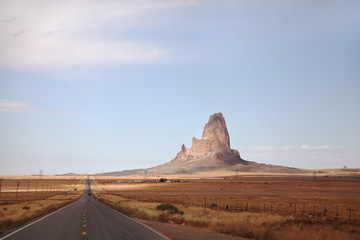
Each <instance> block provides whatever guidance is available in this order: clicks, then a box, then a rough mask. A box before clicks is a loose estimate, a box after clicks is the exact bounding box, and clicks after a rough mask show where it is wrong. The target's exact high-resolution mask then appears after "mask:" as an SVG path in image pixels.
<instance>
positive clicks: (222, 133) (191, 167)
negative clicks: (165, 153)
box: [149, 113, 247, 173]
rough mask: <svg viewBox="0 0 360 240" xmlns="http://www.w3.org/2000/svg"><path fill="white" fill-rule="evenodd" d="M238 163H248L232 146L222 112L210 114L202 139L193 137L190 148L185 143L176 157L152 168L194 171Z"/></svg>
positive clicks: (176, 171)
mask: <svg viewBox="0 0 360 240" xmlns="http://www.w3.org/2000/svg"><path fill="white" fill-rule="evenodd" d="M236 164H247V161H245V160H243V159H241V157H240V154H239V152H238V151H237V150H233V149H231V148H230V137H229V132H228V130H227V127H226V123H225V119H224V117H223V115H222V114H221V113H215V114H213V115H211V116H210V118H209V121H208V123H207V124H206V125H205V127H204V131H203V135H202V138H201V139H197V138H195V137H193V138H192V146H191V148H190V149H188V148H186V147H185V145H184V144H183V145H182V147H181V151H180V152H179V153H178V154H177V155H176V157H175V158H174V159H173V160H171V161H170V162H168V163H165V164H164V165H160V166H158V167H155V168H150V169H149V171H151V170H152V169H154V170H159V168H162V169H161V170H163V171H165V172H167V173H192V172H198V171H212V170H216V169H219V168H227V167H228V166H232V165H236Z"/></svg>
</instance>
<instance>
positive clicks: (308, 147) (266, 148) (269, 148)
mask: <svg viewBox="0 0 360 240" xmlns="http://www.w3.org/2000/svg"><path fill="white" fill-rule="evenodd" d="M331 148H332V147H330V146H329V145H313V146H312V145H307V144H304V145H301V146H289V145H286V146H271V145H269V146H251V147H241V148H240V149H242V150H251V151H282V150H299V149H301V150H319V149H331ZM336 148H341V146H337V147H336ZM342 148H343V147H342Z"/></svg>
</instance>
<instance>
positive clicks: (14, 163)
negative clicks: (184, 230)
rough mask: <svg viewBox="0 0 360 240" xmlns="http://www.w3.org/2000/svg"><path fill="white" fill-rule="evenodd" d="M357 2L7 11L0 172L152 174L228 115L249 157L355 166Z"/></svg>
mask: <svg viewBox="0 0 360 240" xmlns="http://www.w3.org/2000/svg"><path fill="white" fill-rule="evenodd" d="M359 10H360V2H359V1H351V0H350V1H341V0H325V1H310V0H307V1H281V0H270V1H266V2H264V1H260V0H252V1H248V0H244V1H233V0H227V1H202V0H168V1H161V0H147V1H142V2H141V3H140V2H134V1H113V0H107V1H97V0H94V1H90V2H89V1H82V0H79V1H44V0H38V1H35V2H34V1H31V2H29V1H25V0H13V1H7V0H6V1H1V2H0V52H1V55H0V165H1V168H0V175H31V174H38V173H39V170H40V169H43V170H44V174H45V175H54V174H64V173H68V172H75V173H89V174H93V173H101V172H111V171H120V170H127V169H137V168H148V167H152V166H156V165H160V164H163V163H165V162H168V161H170V160H171V159H173V158H174V157H175V156H176V154H177V153H178V152H179V151H180V149H181V145H182V144H185V146H186V147H191V139H192V137H194V136H195V137H196V138H201V136H202V130H203V127H204V125H205V124H206V122H207V121H208V118H209V116H210V115H211V114H213V113H217V112H222V113H223V115H224V117H225V120H226V124H227V127H228V131H229V135H230V143H231V148H232V149H237V150H239V152H240V155H241V157H242V158H243V159H245V160H249V161H256V162H260V163H267V164H273V165H282V166H289V167H297V168H309V169H320V168H342V167H344V166H347V167H348V168H360V124H359V122H360V106H359V103H360V94H359V92H360V81H359V79H360V68H359V63H360V45H359V42H360V29H359V27H358V26H359V25H360V15H359V14H358V12H359Z"/></svg>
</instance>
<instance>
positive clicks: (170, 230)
mask: <svg viewBox="0 0 360 240" xmlns="http://www.w3.org/2000/svg"><path fill="white" fill-rule="evenodd" d="M136 220H137V221H139V222H142V223H144V224H146V225H147V226H149V227H151V228H154V229H155V230H157V231H159V232H161V233H162V234H164V235H165V236H167V237H169V238H171V239H173V240H193V239H198V240H246V239H245V238H240V237H234V236H229V235H225V234H220V233H215V232H212V231H209V230H206V229H201V228H196V227H191V226H185V225H177V224H170V223H163V222H155V221H148V220H141V219H136Z"/></svg>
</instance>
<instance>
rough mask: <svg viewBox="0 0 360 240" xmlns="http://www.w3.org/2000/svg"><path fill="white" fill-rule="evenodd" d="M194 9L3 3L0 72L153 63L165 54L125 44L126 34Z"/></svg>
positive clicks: (157, 1) (181, 0) (167, 1)
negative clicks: (152, 17) (151, 17)
mask: <svg viewBox="0 0 360 240" xmlns="http://www.w3.org/2000/svg"><path fill="white" fill-rule="evenodd" d="M197 4H198V2H197V1H195V0H143V1H134V0H127V1H114V0H107V1H96V0H93V1H85V0H78V1H55V0H35V1H31V2H30V1H26V0H8V1H7V0H4V1H1V2H0V16H3V19H2V20H3V21H1V22H0V52H1V55H0V67H10V68H31V67H40V68H41V67H52V66H54V67H58V66H61V67H64V66H65V67H66V66H92V65H105V64H119V63H128V62H151V61H157V60H159V59H161V58H162V57H163V56H164V55H165V54H166V52H165V50H163V49H161V47H159V46H157V44H156V43H152V42H146V41H144V39H130V40H129V39H127V38H125V36H124V35H125V31H131V30H133V28H135V27H136V26H139V25H142V24H143V25H146V24H149V23H148V22H149V21H148V19H147V18H146V16H147V15H148V14H157V13H161V12H163V11H166V10H167V9H172V8H178V7H190V6H196V5H197ZM164 21H166V19H164ZM109 33H111V34H109ZM113 35H116V36H113ZM124 39H126V40H124Z"/></svg>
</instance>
